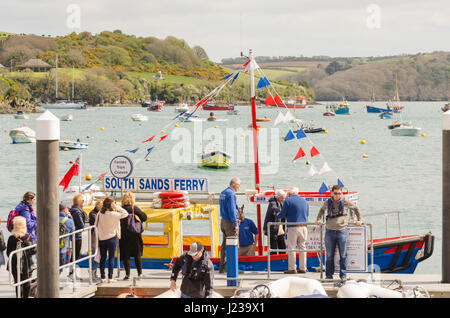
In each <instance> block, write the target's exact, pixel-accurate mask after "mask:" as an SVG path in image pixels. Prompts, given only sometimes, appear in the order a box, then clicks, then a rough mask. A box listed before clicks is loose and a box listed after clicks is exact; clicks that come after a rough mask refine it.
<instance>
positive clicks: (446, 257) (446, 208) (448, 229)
mask: <svg viewBox="0 0 450 318" xmlns="http://www.w3.org/2000/svg"><path fill="white" fill-rule="evenodd" d="M442 282H443V283H450V111H447V112H445V113H444V115H443V116H442Z"/></svg>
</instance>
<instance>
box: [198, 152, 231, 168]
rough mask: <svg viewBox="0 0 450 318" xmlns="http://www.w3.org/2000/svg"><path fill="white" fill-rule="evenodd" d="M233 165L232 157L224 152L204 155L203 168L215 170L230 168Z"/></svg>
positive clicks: (202, 159)
mask: <svg viewBox="0 0 450 318" xmlns="http://www.w3.org/2000/svg"><path fill="white" fill-rule="evenodd" d="M230 164H231V157H230V155H228V154H226V153H224V152H222V151H212V152H210V153H208V154H203V155H202V158H201V166H202V167H208V168H215V169H223V168H228V167H229V166H230Z"/></svg>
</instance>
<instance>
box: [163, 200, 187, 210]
mask: <svg viewBox="0 0 450 318" xmlns="http://www.w3.org/2000/svg"><path fill="white" fill-rule="evenodd" d="M188 205H189V203H188V202H174V203H162V204H161V208H163V209H173V208H184V207H185V206H188Z"/></svg>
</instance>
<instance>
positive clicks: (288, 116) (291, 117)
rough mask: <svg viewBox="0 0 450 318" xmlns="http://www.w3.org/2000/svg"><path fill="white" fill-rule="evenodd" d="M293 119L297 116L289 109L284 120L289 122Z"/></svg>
mask: <svg viewBox="0 0 450 318" xmlns="http://www.w3.org/2000/svg"><path fill="white" fill-rule="evenodd" d="M292 119H295V117H294V116H292V114H291V112H290V111H287V113H286V115H284V122H285V123H286V124H288V123H289V122H290V121H291V120H292Z"/></svg>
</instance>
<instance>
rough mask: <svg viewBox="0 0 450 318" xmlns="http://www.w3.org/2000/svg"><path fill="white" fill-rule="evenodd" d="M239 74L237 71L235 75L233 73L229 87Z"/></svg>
mask: <svg viewBox="0 0 450 318" xmlns="http://www.w3.org/2000/svg"><path fill="white" fill-rule="evenodd" d="M238 76H239V72H237V73H236V75H234V77H233V80H232V81H231V83H230V87H231V85H233V83H234V81H235V80H236V78H237V77H238Z"/></svg>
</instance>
